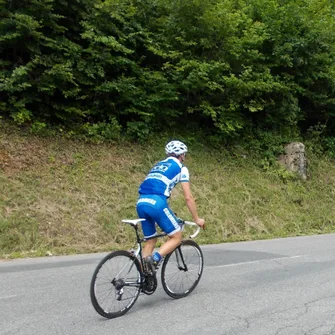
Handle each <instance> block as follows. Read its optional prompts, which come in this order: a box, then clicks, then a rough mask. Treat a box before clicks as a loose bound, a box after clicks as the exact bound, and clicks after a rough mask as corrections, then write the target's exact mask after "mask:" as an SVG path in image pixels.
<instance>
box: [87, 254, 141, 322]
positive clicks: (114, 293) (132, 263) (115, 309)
mask: <svg viewBox="0 0 335 335" xmlns="http://www.w3.org/2000/svg"><path fill="white" fill-rule="evenodd" d="M124 281H127V283H133V286H122V285H123V284H124ZM137 284H138V285H137ZM122 289H123V293H122V294H120V293H121V290H122ZM140 290H141V266H140V263H139V261H138V259H137V258H136V257H134V256H133V255H132V254H131V253H129V252H128V251H125V250H118V251H114V252H111V253H110V254H108V255H107V256H106V257H104V258H103V259H102V260H101V261H100V263H99V264H98V265H97V267H96V269H95V271H94V273H93V276H92V280H91V285H90V296H91V302H92V305H93V307H94V309H95V310H96V311H97V312H98V313H99V314H100V315H101V316H103V317H105V318H108V319H113V318H116V317H119V316H121V315H124V314H125V313H127V312H128V311H129V309H130V308H131V307H132V306H133V305H134V304H135V302H136V300H137V298H138V296H139V294H140ZM118 298H120V300H118ZM114 305H115V306H114Z"/></svg>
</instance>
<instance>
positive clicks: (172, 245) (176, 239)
mask: <svg viewBox="0 0 335 335" xmlns="http://www.w3.org/2000/svg"><path fill="white" fill-rule="evenodd" d="M169 237H170V238H169V240H168V241H166V242H165V243H164V244H163V245H162V246H161V247H160V248H159V251H158V253H159V254H160V255H161V256H162V257H164V256H166V255H167V254H169V253H170V252H172V251H173V250H174V249H176V248H177V247H178V245H180V243H181V239H182V232H181V231H177V232H176V233H174V234H173V235H171V236H169Z"/></svg>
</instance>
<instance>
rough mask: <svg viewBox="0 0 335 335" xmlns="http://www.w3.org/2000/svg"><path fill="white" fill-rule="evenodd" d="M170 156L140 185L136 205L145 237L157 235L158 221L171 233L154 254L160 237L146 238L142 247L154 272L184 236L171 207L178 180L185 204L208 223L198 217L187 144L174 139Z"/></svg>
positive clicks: (168, 150) (168, 147)
mask: <svg viewBox="0 0 335 335" xmlns="http://www.w3.org/2000/svg"><path fill="white" fill-rule="evenodd" d="M165 153H166V155H167V158H166V159H164V160H162V161H160V162H158V163H157V164H156V165H155V166H154V167H153V168H152V169H151V170H150V172H149V174H148V175H147V177H146V178H145V179H144V181H143V182H142V183H141V185H140V187H139V194H140V196H139V199H138V201H137V205H136V209H137V214H138V216H139V218H143V219H145V221H142V230H143V234H144V237H146V238H148V237H152V236H155V235H156V227H155V223H157V224H158V225H159V227H160V228H161V229H162V230H163V231H164V232H165V233H166V234H167V235H168V236H169V240H168V241H166V242H165V243H164V244H163V245H162V246H161V247H160V249H159V250H158V252H155V253H154V254H153V251H154V248H155V246H156V242H157V239H155V238H153V239H150V240H148V241H146V243H145V245H144V247H143V257H145V261H146V263H147V265H148V266H149V267H150V270H151V271H152V272H155V271H156V269H157V266H158V264H159V262H160V261H161V259H162V258H163V257H164V256H166V255H167V254H169V253H170V252H172V251H173V250H174V249H175V248H176V247H177V246H178V245H179V244H180V243H181V239H182V231H181V227H180V225H179V224H178V218H177V217H176V216H175V214H174V213H173V212H172V211H171V209H170V208H169V205H168V202H167V199H168V198H169V197H170V194H171V190H172V189H173V188H174V187H175V186H176V184H177V183H179V182H180V183H181V186H182V189H183V193H184V198H185V201H186V205H187V207H188V209H189V211H190V213H191V215H192V217H193V220H194V222H195V223H196V224H197V225H198V226H200V227H203V228H204V227H205V220H204V219H201V218H199V216H198V212H197V206H196V203H195V200H194V198H193V196H192V193H191V188H190V183H189V171H188V169H187V167H185V166H184V165H183V162H184V160H185V157H186V153H187V146H186V145H185V144H184V143H183V142H180V141H171V142H169V143H168V144H167V145H166V147H165Z"/></svg>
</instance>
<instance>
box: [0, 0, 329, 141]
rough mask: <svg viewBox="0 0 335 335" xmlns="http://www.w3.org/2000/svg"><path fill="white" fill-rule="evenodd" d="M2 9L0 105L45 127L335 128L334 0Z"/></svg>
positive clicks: (36, 3)
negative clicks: (319, 126)
mask: <svg viewBox="0 0 335 335" xmlns="http://www.w3.org/2000/svg"><path fill="white" fill-rule="evenodd" d="M0 15H1V17H2V20H1V22H0V65H1V66H0V93H1V94H0V111H1V112H2V114H3V115H5V116H7V117H10V118H12V119H13V120H15V122H16V123H17V124H29V125H30V126H31V127H32V129H33V130H34V131H35V132H42V133H43V131H45V130H46V129H47V128H48V127H49V126H50V124H53V125H57V126H58V127H59V130H64V128H67V129H71V130H72V131H73V132H74V133H76V134H84V135H85V136H89V135H92V136H94V135H97V134H98V135H100V136H101V137H103V138H106V139H109V140H110V139H111V140H116V139H118V138H119V137H120V136H121V135H123V134H124V133H126V134H127V135H128V136H129V137H130V138H133V139H140V140H142V141H145V139H146V138H147V136H148V135H149V134H155V133H157V132H159V131H161V129H162V127H164V125H166V124H167V123H168V124H169V125H170V126H171V127H172V126H173V127H175V126H178V125H180V124H182V125H183V126H185V124H187V125H188V127H193V128H192V129H194V128H200V129H209V130H210V134H212V135H215V136H216V137H217V138H219V139H220V140H225V141H227V140H229V139H231V138H234V139H237V138H243V137H244V136H245V134H248V135H249V134H254V132H255V131H258V130H259V129H261V130H263V131H273V130H275V131H280V132H290V134H296V133H298V134H300V133H303V134H304V133H306V131H307V130H308V129H309V128H310V127H311V126H312V127H315V126H317V125H319V124H320V125H321V126H324V127H325V129H324V135H325V136H331V135H332V133H333V131H334V129H335V122H334V110H335V109H334V98H335V82H334V80H335V79H334V78H335V75H334V74H335V20H334V15H335V8H334V4H333V2H332V1H329V0H188V1H180V0H169V1H166V0H141V1H138V0H104V1H100V0H76V1H70V0H31V1H23V0H0ZM328 143H329V141H328ZM332 143H333V142H332ZM333 146H334V145H333Z"/></svg>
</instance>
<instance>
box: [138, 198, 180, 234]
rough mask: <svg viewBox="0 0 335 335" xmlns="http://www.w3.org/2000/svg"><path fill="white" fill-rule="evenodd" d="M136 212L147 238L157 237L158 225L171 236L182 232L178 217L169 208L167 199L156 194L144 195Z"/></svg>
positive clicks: (139, 200)
mask: <svg viewBox="0 0 335 335" xmlns="http://www.w3.org/2000/svg"><path fill="white" fill-rule="evenodd" d="M136 210H137V214H138V217H139V218H140V219H145V221H142V230H143V234H144V237H145V238H148V237H152V236H155V235H156V233H157V232H156V225H155V224H156V223H157V224H158V226H159V227H160V228H161V229H162V230H163V231H164V232H165V233H166V234H167V235H169V236H171V235H173V234H175V233H176V232H178V231H180V230H181V228H180V225H179V224H178V220H177V217H176V216H175V215H174V213H173V212H172V211H171V209H170V208H169V206H168V203H167V198H166V197H165V196H159V195H155V194H150V195H149V194H143V195H141V196H140V198H139V199H138V201H137V205H136Z"/></svg>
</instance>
